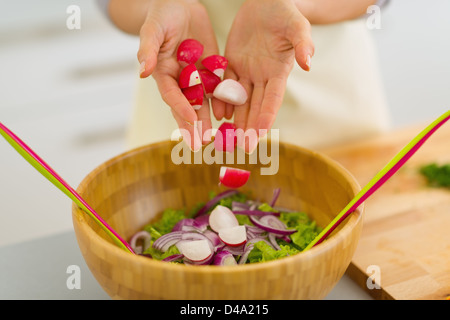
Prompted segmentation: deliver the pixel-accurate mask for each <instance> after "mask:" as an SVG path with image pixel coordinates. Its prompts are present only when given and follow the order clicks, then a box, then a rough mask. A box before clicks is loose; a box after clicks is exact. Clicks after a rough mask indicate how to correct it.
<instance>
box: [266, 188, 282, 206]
mask: <svg viewBox="0 0 450 320" xmlns="http://www.w3.org/2000/svg"><path fill="white" fill-rule="evenodd" d="M280 191H281V189H280V188H276V189H275V190H273V197H272V201H270V203H269V205H270V206H271V207H272V208H273V206H274V205H275V202H277V200H278V197H279V196H280Z"/></svg>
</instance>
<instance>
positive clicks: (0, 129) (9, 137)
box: [0, 122, 134, 253]
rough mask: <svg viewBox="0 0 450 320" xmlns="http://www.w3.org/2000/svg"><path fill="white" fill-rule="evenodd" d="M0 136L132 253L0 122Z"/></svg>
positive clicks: (110, 228) (76, 195) (95, 214)
mask: <svg viewBox="0 0 450 320" xmlns="http://www.w3.org/2000/svg"><path fill="white" fill-rule="evenodd" d="M0 134H1V135H2V136H3V137H4V138H5V139H6V141H7V142H8V143H9V144H10V145H11V146H12V147H13V148H14V149H15V150H16V151H17V152H18V153H19V154H20V155H21V156H22V157H23V158H24V159H25V160H26V161H28V163H30V164H31V165H32V166H33V167H34V168H35V169H36V170H37V171H38V172H39V173H41V174H42V175H43V176H44V177H45V178H47V179H48V180H49V181H50V182H51V183H53V184H54V185H55V186H56V187H57V188H58V189H59V190H61V191H62V192H63V193H64V194H65V195H66V196H68V197H69V198H70V199H71V200H72V201H73V202H75V203H76V204H77V205H78V206H79V207H80V208H81V209H82V210H83V211H85V212H86V213H87V214H88V215H89V216H90V217H91V218H92V219H94V220H95V222H97V223H98V224H99V225H100V227H101V228H102V229H103V230H104V231H105V232H106V233H107V234H108V235H109V236H110V237H111V239H112V240H113V241H114V242H115V243H116V244H117V245H118V246H119V247H120V248H122V249H124V250H126V251H129V252H130V253H134V251H133V249H132V248H131V246H130V245H129V244H128V243H127V242H126V241H125V240H124V239H122V238H121V237H120V235H119V234H118V233H117V232H116V231H115V230H114V229H113V228H112V227H111V226H110V225H108V223H106V221H105V220H103V219H102V218H101V217H100V216H99V215H98V214H97V213H96V212H95V211H94V209H92V208H91V207H90V206H89V204H87V203H86V201H85V200H84V199H83V198H82V197H81V196H80V195H79V194H78V193H77V192H76V191H75V190H74V189H73V188H72V187H71V186H70V185H69V184H68V183H67V182H66V181H64V180H63V179H62V177H61V176H60V175H58V174H57V173H56V172H55V171H54V170H53V169H52V168H51V167H50V166H49V165H48V164H47V163H46V162H45V161H44V160H43V159H42V158H41V157H39V156H38V155H37V154H36V153H35V152H34V151H33V150H32V149H31V148H30V147H29V146H28V145H26V144H25V143H24V142H23V141H22V140H21V139H20V138H19V137H18V136H16V135H15V134H14V133H13V132H12V131H11V130H9V129H8V128H7V127H6V126H5V125H3V124H2V123H1V122H0Z"/></svg>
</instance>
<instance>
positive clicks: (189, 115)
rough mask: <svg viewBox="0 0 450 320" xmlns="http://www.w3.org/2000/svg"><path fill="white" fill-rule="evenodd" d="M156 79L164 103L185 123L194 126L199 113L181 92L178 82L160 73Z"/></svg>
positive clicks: (156, 74)
mask: <svg viewBox="0 0 450 320" xmlns="http://www.w3.org/2000/svg"><path fill="white" fill-rule="evenodd" d="M154 78H155V80H156V83H157V85H158V89H159V92H160V93H161V97H162V99H163V100H164V102H165V103H167V104H168V105H169V106H170V108H172V110H173V111H174V112H175V113H176V114H178V115H179V117H180V118H181V119H182V120H183V121H185V122H188V123H190V124H191V125H192V124H194V122H195V121H197V113H196V112H195V110H194V109H193V108H192V106H191V104H190V103H189V101H188V100H187V99H186V97H185V96H184V95H183V93H182V92H181V89H180V88H179V86H178V83H177V81H176V80H175V79H174V78H173V77H171V76H169V75H165V74H163V75H161V74H159V72H158V73H155V75H154Z"/></svg>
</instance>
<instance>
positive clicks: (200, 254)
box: [177, 240, 213, 262]
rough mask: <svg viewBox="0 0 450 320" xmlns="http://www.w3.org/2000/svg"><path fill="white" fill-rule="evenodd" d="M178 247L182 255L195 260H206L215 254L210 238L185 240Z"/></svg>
mask: <svg viewBox="0 0 450 320" xmlns="http://www.w3.org/2000/svg"><path fill="white" fill-rule="evenodd" d="M177 248H178V250H179V251H180V253H181V254H182V255H184V256H185V257H186V258H187V259H189V260H191V261H194V262H200V261H203V260H206V259H208V258H209V257H211V255H212V254H213V252H212V250H211V247H210V245H209V243H208V240H192V241H183V242H182V243H179V244H178V245H177Z"/></svg>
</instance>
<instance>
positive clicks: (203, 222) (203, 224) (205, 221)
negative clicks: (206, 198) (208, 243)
mask: <svg viewBox="0 0 450 320" xmlns="http://www.w3.org/2000/svg"><path fill="white" fill-rule="evenodd" d="M208 225H209V217H208V216H207V215H202V216H199V217H196V218H195V219H194V226H195V227H197V228H198V229H200V230H201V231H205V230H206V228H208Z"/></svg>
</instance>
